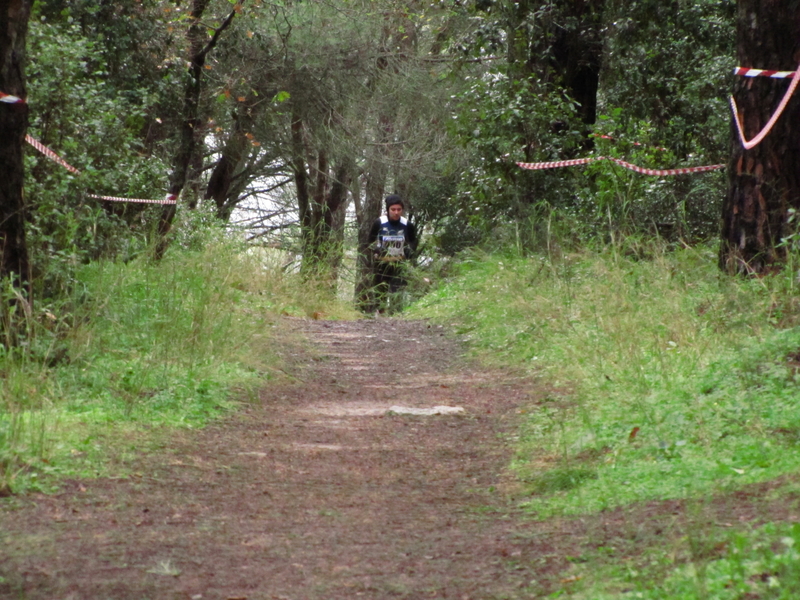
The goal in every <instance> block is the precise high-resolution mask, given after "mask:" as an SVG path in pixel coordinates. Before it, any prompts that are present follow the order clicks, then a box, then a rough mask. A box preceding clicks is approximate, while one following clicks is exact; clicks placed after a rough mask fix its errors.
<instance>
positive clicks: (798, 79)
mask: <svg viewBox="0 0 800 600" xmlns="http://www.w3.org/2000/svg"><path fill="white" fill-rule="evenodd" d="M798 84H800V65H797V70H796V71H795V72H794V74H793V76H792V83H790V84H789V89H788V90H786V93H785V94H784V95H783V98H782V99H781V102H780V104H779V105H778V108H777V109H775V112H774V113H772V117H770V119H769V121H768V122H767V124H766V125H764V128H763V129H762V130H761V131H759V132H758V135H756V137H754V138H753V139H752V140H749V141H748V140H746V139H745V137H744V127H743V126H742V118H741V117H740V116H739V109H738V107H737V106H736V100H734V98H733V96H731V109H733V120H734V121H736V129H737V131H738V132H739V140H740V141H741V142H742V146H744V148H745V150H750V149H751V148H755V147H756V146H758V145H759V144H760V143H761V141H762V140H763V139H764V138H765V137H767V135H768V134H769V132H770V131H772V128H773V127H774V126H775V123H776V122H777V121H778V119H779V118H780V116H781V115H782V114H783V110H784V109H785V108H786V105H787V104H789V99H790V98H791V97H792V94H794V91H795V89H797V85H798Z"/></svg>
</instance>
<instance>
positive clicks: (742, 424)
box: [411, 242, 800, 598]
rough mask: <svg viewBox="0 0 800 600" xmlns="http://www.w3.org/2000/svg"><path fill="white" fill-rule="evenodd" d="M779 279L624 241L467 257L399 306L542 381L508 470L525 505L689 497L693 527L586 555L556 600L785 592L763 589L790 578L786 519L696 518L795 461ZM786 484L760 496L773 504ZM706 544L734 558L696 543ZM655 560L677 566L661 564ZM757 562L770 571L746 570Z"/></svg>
mask: <svg viewBox="0 0 800 600" xmlns="http://www.w3.org/2000/svg"><path fill="white" fill-rule="evenodd" d="M797 288H798V285H797V278H796V271H795V269H792V268H789V269H787V270H786V271H785V272H782V273H778V274H775V275H771V276H769V277H766V278H752V279H748V278H730V277H727V276H724V275H722V274H720V273H719V271H718V270H717V268H716V255H715V252H714V251H713V249H709V248H694V249H692V248H683V249H678V250H674V251H667V250H666V249H665V248H663V247H661V246H659V245H658V244H641V243H634V242H628V243H626V244H623V245H617V246H614V247H609V248H604V249H602V250H599V251H595V252H590V251H587V252H581V253H576V254H573V255H558V256H538V257H530V258H521V257H514V256H497V255H494V256H475V257H474V258H473V259H471V260H466V261H465V262H464V263H463V264H462V265H460V267H459V270H458V274H457V276H456V277H454V278H453V279H452V280H450V281H448V282H445V283H444V284H443V285H441V286H440V287H439V289H438V290H437V291H435V292H434V293H432V294H431V295H429V296H428V297H426V298H425V299H423V300H422V301H421V302H419V303H418V304H417V305H416V306H415V307H414V308H413V310H412V312H411V314H412V315H414V316H424V317H431V318H434V319H436V320H439V321H441V322H445V323H452V324H455V325H456V327H457V330H458V331H459V332H461V333H462V334H464V335H466V336H467V337H468V338H469V340H470V343H471V345H472V347H473V348H474V349H475V350H476V352H478V353H480V354H481V356H482V357H483V358H484V359H485V360H488V361H492V362H497V363H499V364H504V365H512V366H515V367H517V368H524V369H527V370H529V371H530V372H533V373H535V374H536V375H538V376H539V377H540V378H541V380H542V382H543V383H545V384H546V385H547V386H548V387H549V389H550V390H551V393H550V394H549V395H548V396H547V397H546V398H544V399H543V400H542V401H539V402H537V403H536V404H535V405H532V406H531V407H530V410H529V411H528V413H527V415H525V417H524V425H523V427H522V429H521V431H520V435H519V438H518V440H516V444H517V448H518V452H517V456H516V459H515V462H514V469H515V471H516V472H517V474H518V475H519V478H520V480H521V481H522V482H523V485H524V486H525V497H526V500H525V501H524V506H525V508H526V509H527V510H528V511H529V512H530V514H531V516H532V517H535V518H538V519H549V518H554V517H568V518H572V517H573V516H574V517H577V516H584V517H585V516H587V515H598V514H601V513H602V512H608V511H623V512H624V511H625V510H629V509H631V508H632V507H642V506H646V505H647V503H653V502H655V503H658V502H662V501H664V500H667V499H674V500H679V501H682V502H684V503H685V504H684V505H683V506H687V505H689V504H691V505H692V506H695V507H696V509H695V510H694V513H695V514H696V515H698V516H697V517H696V519H697V523H696V525H697V527H693V526H692V525H691V523H690V524H689V526H688V530H689V531H692V530H694V531H695V532H696V535H695V536H694V538H693V536H692V535H687V534H686V533H685V532H683V533H681V535H680V536H678V537H677V538H675V539H672V538H671V537H670V535H669V534H665V535H663V536H658V537H653V538H652V539H643V540H641V543H640V544H639V546H640V547H639V550H638V551H641V552H642V555H640V556H635V557H631V556H628V557H624V556H620V555H618V554H615V552H616V550H614V549H610V550H609V549H605V550H604V551H602V552H597V553H594V554H590V555H589V556H587V557H584V559H583V560H581V561H579V562H580V566H576V567H575V568H574V569H573V570H574V571H575V572H576V573H577V574H573V575H574V576H570V579H569V580H570V581H571V583H570V584H569V585H565V586H564V588H563V589H562V590H560V592H559V594H560V595H563V596H564V597H575V598H579V597H580V598H584V597H585V598H601V597H602V598H606V597H608V598H616V597H641V598H744V597H748V596H744V595H742V594H745V593H757V594H764V595H757V596H751V597H759V598H773V597H774V598H779V597H780V598H782V597H786V598H788V597H796V596H793V595H781V594H787V593H789V594H791V590H794V592H797V590H798V589H800V575H799V574H797V573H795V572H794V571H792V569H791V568H789V567H791V565H793V564H794V563H793V562H792V560H793V559H792V558H791V556H793V555H794V554H795V550H794V548H795V546H794V544H795V541H796V542H797V543H798V544H800V537H797V534H798V531H797V530H796V528H793V527H790V526H783V525H780V524H776V525H775V526H772V528H771V529H769V528H768V529H758V528H757V526H756V525H755V523H757V522H758V521H759V519H758V518H756V519H751V520H749V522H751V523H753V525H752V528H751V526H750V525H745V524H742V523H737V524H736V526H735V527H732V528H728V529H730V531H728V532H726V533H720V531H717V530H716V529H714V528H713V527H712V528H711V529H709V528H708V527H706V526H704V527H703V528H699V529H698V527H699V524H700V521H702V520H703V519H706V517H705V516H704V517H702V518H701V516H700V515H707V513H708V511H707V510H706V508H707V505H709V504H713V503H714V502H716V501H717V500H716V499H720V498H726V497H729V496H730V495H731V494H732V493H733V492H734V491H735V490H742V489H750V488H752V486H753V485H754V484H758V483H760V482H775V481H784V480H785V481H787V482H790V481H792V480H793V477H792V476H793V475H794V474H796V473H797V472H798V470H800V452H797V450H798V443H800V410H798V408H799V407H800V393H799V392H800V388H798V376H797V373H798V369H799V368H800V361H799V360H798V358H800V327H798V326H797V325H798V315H799V314H800V313H798V300H797V291H798V289H797ZM782 477H783V478H784V479H780V478H782ZM792 487H793V486H792V485H791V484H790V483H786V484H785V485H783V486H777V485H776V486H773V488H774V489H773V490H772V491H771V492H770V493H771V494H773V495H774V494H778V495H780V494H787V498H788V497H789V496H788V495H791V494H792ZM768 519H769V515H764V519H762V520H768ZM703 523H705V521H703ZM712 530H713V531H712ZM682 531H683V530H682ZM697 532H700V533H697ZM711 539H713V544H712V546H714V544H722V545H721V546H720V547H723V548H726V549H736V552H735V553H733V550H730V552H728V551H727V550H726V552H711V553H709V552H705V553H703V552H701V553H698V552H697V551H696V548H695V547H694V546H696V545H697V542H698V540H700V541H702V542H703V544H705V542H707V541H708V540H711ZM773 542H775V544H777V545H774V544H773ZM693 544H694V546H693ZM787 553H788V554H787ZM756 555H757V556H756ZM765 557H766V558H765ZM787 557H788V558H787ZM673 561H677V562H679V563H684V564H685V565H686V566H685V567H682V569H683V570H680V569H679V570H673V568H672V566H671V564H672V562H673ZM724 561H728V562H727V563H725V562H724ZM667 563H668V564H669V566H667V567H665V564H667ZM767 563H769V564H770V565H774V569H773V567H772V566H771V567H767V566H765V565H766V564H767ZM726 564H727V566H725V565H726ZM780 564H785V565H789V567H786V568H781V567H780ZM737 565H738V566H737ZM715 569H716V570H715ZM736 569H738V571H736ZM763 569H773V571H774V572H773V571H769V573H770V574H769V575H768V576H765V577H763V578H761V579H759V578H758V577H756V576H757V575H759V574H760V573H765V572H767V571H764V570H763ZM720 570H721V571H720ZM734 571H736V572H737V573H738V575H736V576H735V577H734V576H733V575H730V573H733V572H734ZM718 572H726V573H728V574H729V575H724V576H718V575H715V574H714V573H718ZM726 577H727V579H726ZM715 582H716V583H715ZM714 585H717V587H718V588H719V589H717V591H714V592H713V593H712V592H711V591H709V590H711V588H712V587H713V586H714ZM662 586H668V587H667V588H664V589H671V591H669V592H663V590H662V591H661V592H659V591H657V588H659V587H662ZM669 586H672V587H669ZM726 586H727V587H726ZM720 590H722V591H720ZM743 590H744V591H743ZM787 590H788V591H787ZM737 594H738V595H737Z"/></svg>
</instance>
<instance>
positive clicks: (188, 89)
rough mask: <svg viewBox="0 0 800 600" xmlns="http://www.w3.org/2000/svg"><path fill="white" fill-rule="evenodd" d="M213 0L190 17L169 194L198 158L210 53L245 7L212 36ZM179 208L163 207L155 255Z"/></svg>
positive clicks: (196, 6)
mask: <svg viewBox="0 0 800 600" xmlns="http://www.w3.org/2000/svg"><path fill="white" fill-rule="evenodd" d="M209 2H210V0H193V1H192V9H191V13H190V19H189V29H188V31H187V34H186V36H187V40H188V42H189V57H188V62H189V70H188V73H187V80H186V86H185V88H184V91H183V122H182V124H181V131H180V136H179V139H178V148H177V150H176V152H175V157H174V159H173V164H172V173H171V175H170V178H169V190H168V194H169V197H171V198H174V199H176V200H177V199H178V197H179V196H180V194H181V191H183V188H184V187H185V186H186V181H187V176H188V173H189V167H190V166H191V165H192V161H193V159H195V158H196V154H195V153H196V152H197V146H198V144H200V143H201V142H202V124H203V119H202V116H201V114H200V92H201V89H202V85H203V70H204V68H205V66H206V59H207V58H208V54H209V53H210V52H211V51H212V50H213V49H214V47H215V46H216V45H217V42H218V41H219V38H220V35H222V33H223V32H224V31H225V30H226V29H227V28H228V26H229V25H230V24H231V21H233V17H234V16H235V15H236V13H237V12H239V11H240V10H241V4H240V3H237V4H235V5H234V9H233V10H232V11H231V12H230V13H229V14H228V16H227V17H226V18H225V19H224V20H223V21H222V23H221V24H220V25H219V26H218V27H217V28H216V29H214V30H213V33H212V34H211V35H210V36H209V35H208V34H207V26H206V25H205V24H204V23H203V22H202V20H201V19H202V18H203V13H205V10H206V8H207V7H208V4H209ZM176 211H177V203H176V204H165V205H164V208H163V209H162V211H161V217H160V219H159V223H158V240H157V243H156V249H155V256H156V258H161V257H162V256H163V254H164V252H165V251H166V249H167V245H168V238H167V236H168V234H169V232H170V229H171V228H172V222H173V220H174V219H175V214H176Z"/></svg>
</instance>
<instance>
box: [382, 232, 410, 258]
mask: <svg viewBox="0 0 800 600" xmlns="http://www.w3.org/2000/svg"><path fill="white" fill-rule="evenodd" d="M405 241H406V238H405V236H402V235H384V236H383V238H382V239H381V249H382V250H384V251H385V252H386V256H396V257H398V258H402V257H403V245H404V244H405Z"/></svg>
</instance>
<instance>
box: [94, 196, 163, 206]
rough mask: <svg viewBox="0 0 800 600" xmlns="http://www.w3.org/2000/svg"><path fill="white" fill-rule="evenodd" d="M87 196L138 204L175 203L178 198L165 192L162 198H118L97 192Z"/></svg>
mask: <svg viewBox="0 0 800 600" xmlns="http://www.w3.org/2000/svg"><path fill="white" fill-rule="evenodd" d="M86 195H87V197H89V198H95V199H96V200H107V201H109V202H138V203H140V204H175V203H176V202H177V201H178V198H177V196H176V195H175V194H167V197H166V198H164V199H163V200H150V199H147V198H120V197H118V196H98V195H97V194H86Z"/></svg>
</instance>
